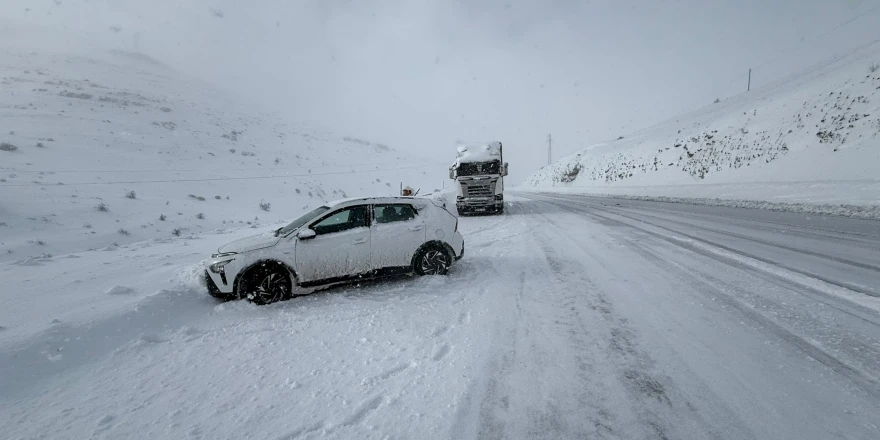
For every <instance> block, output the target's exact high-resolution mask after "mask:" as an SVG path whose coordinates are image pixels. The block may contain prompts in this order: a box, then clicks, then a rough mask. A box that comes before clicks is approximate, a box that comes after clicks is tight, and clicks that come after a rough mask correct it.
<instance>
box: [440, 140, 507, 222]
mask: <svg viewBox="0 0 880 440" xmlns="http://www.w3.org/2000/svg"><path fill="white" fill-rule="evenodd" d="M506 175H507V163H506V162H504V154H503V150H502V145H501V142H489V143H482V144H462V145H459V146H458V154H457V158H456V159H455V162H454V163H453V164H452V166H450V167H449V178H450V179H453V180H455V182H456V185H455V190H456V198H455V206H456V208H458V214H459V215H469V214H476V213H485V214H502V213H504V176H506Z"/></svg>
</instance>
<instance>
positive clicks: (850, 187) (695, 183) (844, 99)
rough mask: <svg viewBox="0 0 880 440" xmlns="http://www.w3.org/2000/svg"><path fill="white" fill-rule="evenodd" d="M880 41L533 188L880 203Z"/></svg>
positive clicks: (547, 172) (582, 160)
mask: <svg viewBox="0 0 880 440" xmlns="http://www.w3.org/2000/svg"><path fill="white" fill-rule="evenodd" d="M878 62H880V44H873V45H871V46H868V47H866V48H863V49H861V50H859V51H857V52H854V53H852V54H850V55H849V56H847V57H844V58H843V59H840V60H835V61H832V62H828V63H826V64H823V65H820V66H817V67H815V68H814V69H812V70H811V71H809V72H807V73H805V74H803V75H799V76H795V77H793V78H789V79H787V80H785V81H782V82H780V83H778V84H776V85H773V86H769V87H766V88H763V89H760V90H753V91H752V92H750V93H747V94H742V95H740V96H738V97H735V98H732V99H729V100H727V101H723V102H718V103H715V104H712V105H710V106H708V107H706V108H704V109H701V110H700V111H697V112H694V113H691V114H687V115H683V116H681V117H678V118H675V119H674V120H670V121H668V122H665V123H662V124H659V125H657V126H654V127H650V128H648V129H645V130H642V131H640V132H637V133H634V134H632V135H629V136H623V137H622V138H620V139H618V140H616V141H612V142H608V143H603V144H599V145H594V146H591V147H588V148H585V149H583V150H581V151H580V152H578V153H576V154H573V155H570V156H567V157H564V158H562V159H560V160H558V161H557V162H555V163H553V164H551V165H549V166H547V167H544V168H543V169H541V170H540V171H538V172H537V173H535V174H534V175H532V176H531V177H529V178H528V179H527V180H526V182H525V186H527V187H536V188H543V189H547V188H554V189H555V190H563V189H564V190H568V191H575V192H586V193H594V194H603V193H604V194H615V195H627V196H668V197H708V198H723V199H740V200H743V199H748V200H764V201H773V202H786V203H821V204H853V205H880V180H878V179H880V69H877V65H878V64H877V63H878Z"/></svg>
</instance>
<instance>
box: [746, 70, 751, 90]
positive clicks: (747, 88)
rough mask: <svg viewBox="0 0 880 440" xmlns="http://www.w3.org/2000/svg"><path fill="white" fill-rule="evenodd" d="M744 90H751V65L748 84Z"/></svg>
mask: <svg viewBox="0 0 880 440" xmlns="http://www.w3.org/2000/svg"><path fill="white" fill-rule="evenodd" d="M746 91H747V92H750V91H752V68H751V67H749V85H748V87H746Z"/></svg>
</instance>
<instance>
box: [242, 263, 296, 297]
mask: <svg viewBox="0 0 880 440" xmlns="http://www.w3.org/2000/svg"><path fill="white" fill-rule="evenodd" d="M292 289H293V282H292V281H291V279H290V273H289V272H288V271H287V270H286V269H285V268H284V267H281V266H280V265H278V264H267V263H262V264H259V265H257V266H255V267H253V268H251V269H250V270H248V271H247V272H246V273H245V274H244V275H242V277H241V280H240V281H239V282H238V297H239V298H243V299H247V300H248V301H250V302H252V303H254V304H257V305H266V304H271V303H274V302H277V301H282V300H285V299H289V298H290V297H291V291H292Z"/></svg>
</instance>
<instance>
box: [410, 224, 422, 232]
mask: <svg viewBox="0 0 880 440" xmlns="http://www.w3.org/2000/svg"><path fill="white" fill-rule="evenodd" d="M422 229H425V226H424V225H419V226H412V227H410V228H409V230H410V231H421V230H422Z"/></svg>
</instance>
